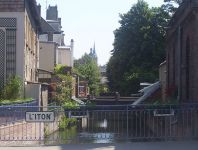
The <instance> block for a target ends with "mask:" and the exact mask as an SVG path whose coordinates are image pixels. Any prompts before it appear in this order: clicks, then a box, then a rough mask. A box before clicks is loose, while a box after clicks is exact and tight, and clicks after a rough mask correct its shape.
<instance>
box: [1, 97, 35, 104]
mask: <svg viewBox="0 0 198 150" xmlns="http://www.w3.org/2000/svg"><path fill="white" fill-rule="evenodd" d="M32 101H33V99H32V98H26V99H9V100H5V99H4V100H1V101H0V105H13V104H21V103H29V102H32Z"/></svg>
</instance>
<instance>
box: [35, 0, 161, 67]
mask: <svg viewBox="0 0 198 150" xmlns="http://www.w3.org/2000/svg"><path fill="white" fill-rule="evenodd" d="M145 1H146V2H148V3H149V5H150V7H153V6H160V5H161V4H162V3H163V0H145ZM136 2H137V0H47V3H46V0H37V3H40V4H41V6H42V16H43V17H44V18H45V14H46V13H45V12H46V4H47V5H51V6H54V5H57V6H58V12H59V17H61V18H62V27H63V31H64V33H65V43H66V44H67V45H68V44H69V42H70V40H71V39H74V42H75V43H74V44H75V45H74V57H75V58H76V59H78V58H80V57H81V56H82V55H83V54H84V53H85V52H86V53H89V51H90V48H91V47H93V45H94V42H95V46H96V53H97V55H98V64H100V65H104V64H106V63H107V62H108V60H109V58H110V56H111V54H110V51H111V50H112V49H113V46H112V44H113V41H114V34H113V31H114V30H115V29H116V28H118V27H119V23H118V21H119V20H120V18H119V13H121V14H123V13H126V12H128V11H129V10H130V8H131V6H132V5H133V4H135V3H136Z"/></svg>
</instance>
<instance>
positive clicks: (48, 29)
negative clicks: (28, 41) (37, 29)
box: [41, 17, 60, 33]
mask: <svg viewBox="0 0 198 150" xmlns="http://www.w3.org/2000/svg"><path fill="white" fill-rule="evenodd" d="M41 30H42V32H41V33H60V32H58V31H56V30H55V29H54V28H53V27H52V26H51V25H50V24H49V23H48V22H47V21H46V20H45V19H43V18H42V17H41Z"/></svg>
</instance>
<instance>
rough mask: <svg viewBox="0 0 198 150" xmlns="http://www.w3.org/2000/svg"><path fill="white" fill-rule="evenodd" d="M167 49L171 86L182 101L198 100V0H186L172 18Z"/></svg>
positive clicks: (168, 85) (169, 84)
mask: <svg viewBox="0 0 198 150" xmlns="http://www.w3.org/2000/svg"><path fill="white" fill-rule="evenodd" d="M166 49H167V88H168V89H172V92H175V94H176V95H177V98H178V99H179V100H180V102H183V103H188V102H195V101H198V66H197V65H198V1H197V0H184V1H183V3H182V4H181V5H180V7H179V8H178V9H177V11H176V13H175V14H174V16H173V17H172V19H171V21H170V26H169V29H168V32H167V47H166ZM173 90H174V91H173Z"/></svg>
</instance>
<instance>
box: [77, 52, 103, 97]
mask: <svg viewBox="0 0 198 150" xmlns="http://www.w3.org/2000/svg"><path fill="white" fill-rule="evenodd" d="M74 68H75V70H76V72H77V73H78V74H79V75H80V76H81V77H83V78H84V79H85V80H87V81H88V86H89V88H90V92H91V94H93V95H98V93H99V82H100V72H99V67H98V65H97V63H96V62H95V61H94V60H93V59H92V58H91V57H90V56H89V55H88V54H85V55H84V56H82V58H80V59H79V60H76V61H75V63H74Z"/></svg>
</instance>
